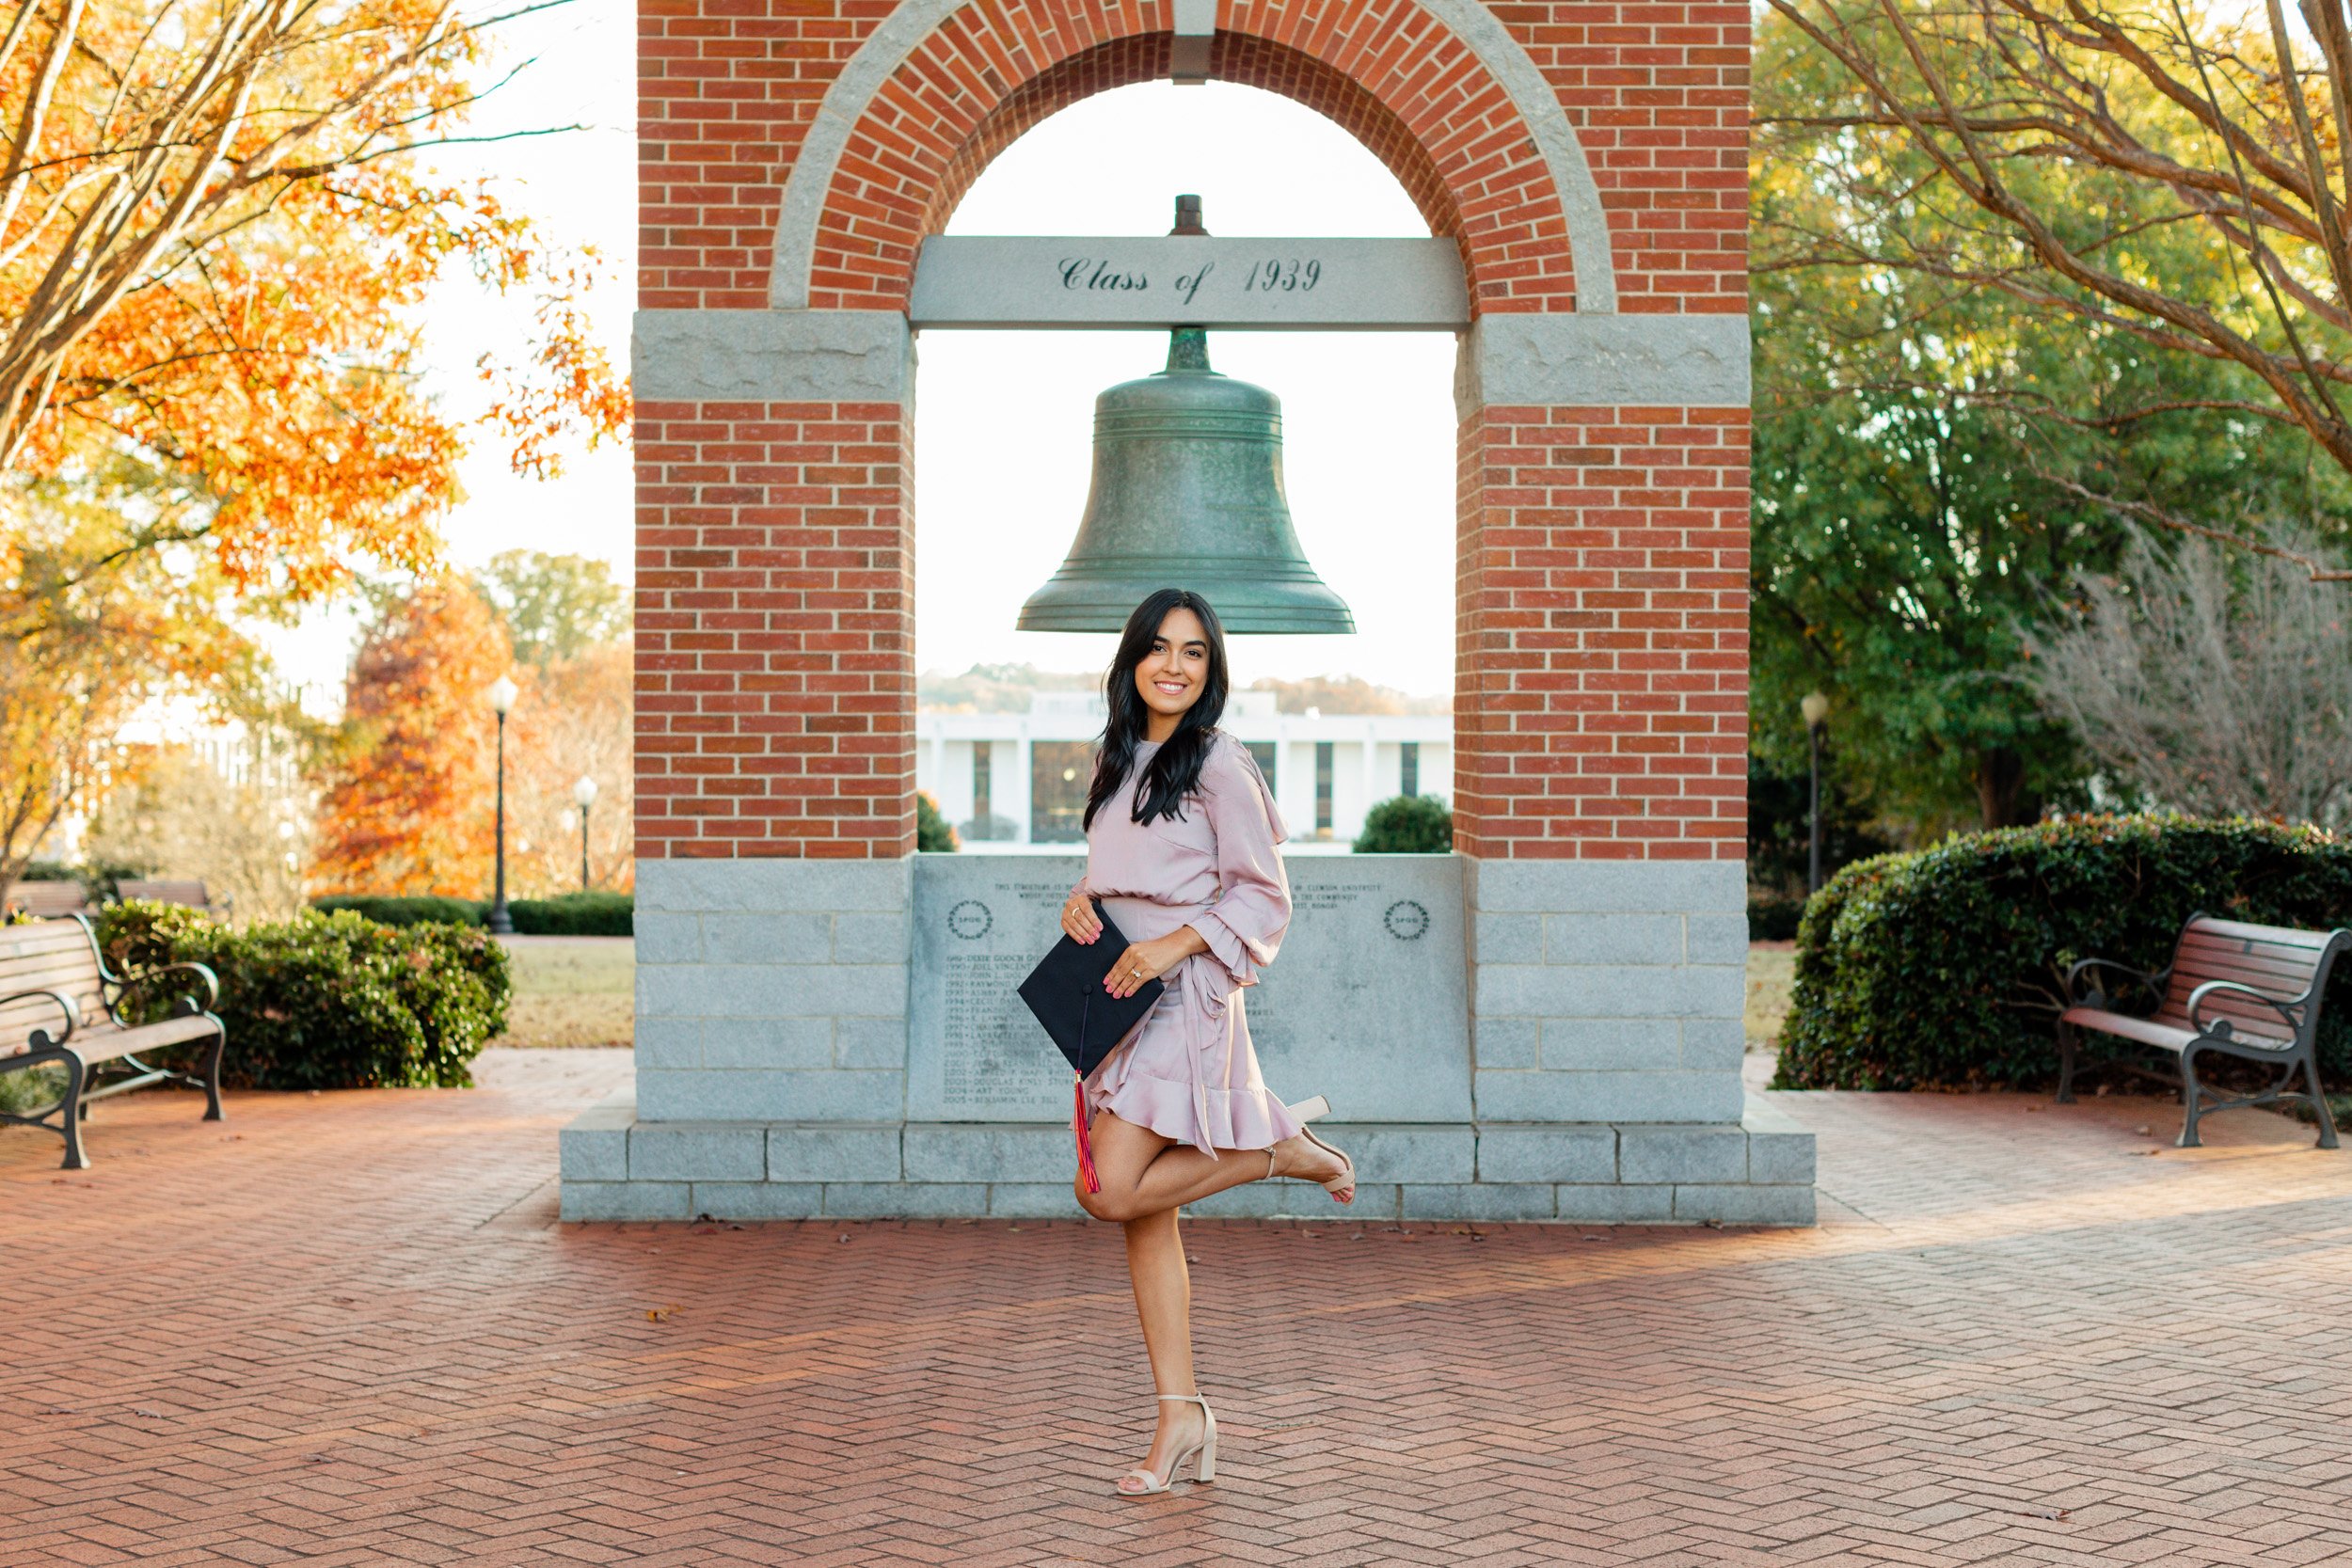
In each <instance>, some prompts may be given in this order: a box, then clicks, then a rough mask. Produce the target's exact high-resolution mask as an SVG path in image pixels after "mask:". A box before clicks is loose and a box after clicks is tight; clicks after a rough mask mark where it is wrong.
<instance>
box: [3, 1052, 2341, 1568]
mask: <svg viewBox="0 0 2352 1568" xmlns="http://www.w3.org/2000/svg"><path fill="white" fill-rule="evenodd" d="M625 1064H626V1058H625V1057H622V1056H620V1055H619V1054H618V1053H546V1054H533V1053H500V1054H498V1055H496V1056H494V1057H493V1058H492V1059H491V1060H490V1062H489V1064H488V1067H487V1070H486V1073H485V1078H486V1086H485V1088H483V1089H481V1090H478V1091H475V1092H472V1093H426V1092H419V1093H383V1094H368V1095H322V1096H315V1097H313V1096H263V1095H243V1096H238V1097H235V1098H234V1099H233V1100H232V1101H231V1104H230V1121H229V1122H228V1123H226V1124H225V1125H207V1124H205V1123H202V1122H200V1121H199V1120H198V1119H197V1118H196V1117H195V1115H194V1110H195V1106H194V1105H193V1103H192V1102H191V1100H190V1098H189V1097H188V1096H185V1095H183V1094H174V1093H152V1094H148V1095H142V1096H135V1097H132V1098H131V1099H129V1100H127V1101H114V1102H111V1103H110V1104H108V1105H106V1106H103V1107H102V1108H101V1110H100V1113H99V1118H98V1121H97V1123H96V1124H95V1129H94V1132H95V1135H94V1139H93V1147H94V1149H95V1151H96V1155H97V1158H98V1160H99V1162H100V1163H99V1164H98V1165H97V1166H96V1168H94V1169H92V1170H90V1171H87V1172H81V1173H73V1174H65V1173H60V1172H58V1171H57V1170H56V1168H55V1163H56V1146H55V1144H54V1142H51V1141H48V1140H45V1139H43V1138H42V1137H40V1136H38V1135H36V1134H34V1133H31V1132H23V1131H10V1132H5V1133H0V1233H5V1236H6V1240H7V1244H8V1274H7V1276H6V1278H7V1284H6V1286H5V1288H0V1299H5V1302H6V1305H7V1309H8V1322H9V1324H10V1326H11V1327H12V1329H13V1330H14V1332H13V1333H12V1335H11V1367H10V1371H11V1373H12V1375H11V1376H10V1377H8V1379H7V1380H6V1383H5V1386H4V1387H0V1465H4V1466H5V1474H6V1475H7V1476H8V1481H5V1482H0V1561H5V1562H7V1563H8V1564H9V1565H10V1568H36V1565H40V1568H45V1565H50V1564H66V1563H73V1564H103V1563H114V1562H125V1561H134V1560H135V1561H146V1562H159V1563H190V1564H195V1563H205V1564H215V1563H235V1562H246V1563H268V1562H278V1561H283V1560H295V1559H299V1560H303V1561H305V1562H308V1563H317V1564H344V1563H347V1564H375V1563H387V1562H420V1563H443V1562H462V1563H468V1564H489V1563H564V1562H590V1563H595V1562H623V1561H626V1562H632V1563H649V1564H678V1565H697V1568H699V1565H703V1564H731V1563H783V1562H792V1563H817V1564H845V1565H859V1568H864V1565H869V1564H955V1565H975V1568H977V1565H985V1564H1007V1565H1023V1568H1027V1565H1043V1564H1052V1565H1064V1564H1069V1565H1074V1564H1092V1563H1121V1564H1127V1563H1133V1564H1140V1565H1145V1568H1182V1565H1185V1564H1209V1563H1218V1564H1223V1563H1235V1564H1259V1563H1265V1564H1275V1563H1303V1564H1312V1565H1316V1568H1341V1565H1354V1564H1385V1563H1443V1564H1452V1563H1474V1564H1480V1565H1486V1568H1505V1565H1513V1564H1521V1563H1539V1562H1540V1563H1629V1562H1640V1563H1658V1564H1681V1563H1699V1564H1719V1563H1721V1564H1733V1563H1805V1564H1825V1563H1852V1564H1866V1563H1867V1564H1947V1563H1949V1564H1960V1563H2002V1564H2010V1563H2018V1564H2074V1563H2082V1564H2092V1563H2100V1564H2104V1563H2155V1564H2164V1565H2166V1568H2194V1565H2204V1564H2225V1563H2226V1564H2239V1563H2244V1564H2257V1563H2260V1564H2272V1563H2277V1564H2285V1563H2312V1562H2332V1561H2352V1538H2348V1537H2347V1535H2346V1532H2345V1527H2344V1518H2345V1515H2346V1507H2347V1504H2352V1334H2347V1332H2346V1329H2347V1324H2352V1204H2348V1203H2347V1199H2352V1152H2346V1153H2341V1154H2332V1155H2331V1154H2321V1153H2315V1152H2313V1151H2312V1149H2311V1148H2310V1147H2309V1144H2310V1138H2309V1135H2308V1133H2306V1132H2303V1131H2302V1130H2301V1129H2298V1128H2296V1126H2294V1125H2293V1124H2291V1123H2288V1122H2286V1121H2283V1120H2280V1119H2278V1118H2274V1117H2266V1116H2264V1115H2261V1114H2258V1113H2238V1114H2236V1115H2233V1116H2228V1117H2218V1118H2217V1119H2216V1121H2215V1123H2214V1124H2213V1130H2212V1141H2213V1144H2214V1147H2212V1148H2207V1149H2205V1150H2202V1151H2189V1152H2184V1151H2179V1150H2174V1149H2171V1148H2169V1147H2166V1146H2167V1145H2169V1139H2170V1135H2171V1131H2172V1129H2173V1128H2174V1127H2175V1126H2177V1114H2176V1113H2174V1112H2173V1111H2172V1110H2171V1108H2170V1107H2169V1106H2165V1105H2162V1104H2160V1103H2158V1102H2155V1101H2136V1100H2120V1099H2106V1100H2096V1101H2087V1102H2086V1103H2084V1104H2082V1105H2079V1106H2074V1107H2068V1108H2057V1107H2050V1106H2046V1105H2042V1104H2041V1102H2039V1101H2029V1100H2025V1099H2020V1098H2014V1097H2006V1096H1988V1097H1981V1098H1951V1099H1946V1098H1935V1097H1924V1096H1923V1097H1870V1096H1860V1095H1851V1096H1847V1095H1824V1096H1778V1097H1775V1098H1776V1099H1777V1100H1779V1101H1781V1103H1782V1104H1783V1105H1784V1106H1785V1108H1786V1109H1788V1111H1789V1112H1790V1114H1792V1115H1794V1116H1796V1117H1799V1118H1800V1119H1802V1120H1803V1121H1804V1122H1805V1123H1807V1124H1809V1125H1810V1126H1812V1127H1814V1128H1815V1129H1817V1130H1818V1131H1819V1132H1820V1135H1821V1167H1822V1187H1823V1193H1824V1201H1823V1205H1822V1207H1823V1210H1824V1213H1825V1216H1826V1220H1825V1223H1824V1225H1823V1226H1822V1227H1821V1228H1820V1229H1819V1230H1816V1231H1810V1232H1741V1231H1737V1230H1725V1231H1717V1230H1679V1231H1677V1230H1662V1229H1661V1230H1625V1231H1617V1232H1608V1231H1602V1230H1596V1229H1587V1228H1579V1227H1563V1228H1547V1227H1465V1226H1450V1225H1445V1226H1432V1225H1417V1226H1409V1227H1380V1226H1361V1227H1359V1226H1355V1225H1351V1224H1349V1223H1347V1222H1345V1221H1344V1220H1340V1221H1336V1222H1334V1223H1331V1224H1326V1225H1248V1224H1240V1223H1229V1224H1209V1223H1201V1224H1199V1225H1195V1226H1193V1227H1190V1228H1189V1230H1188V1234H1189V1236H1190V1238H1191V1243H1190V1250H1191V1252H1192V1253H1193V1254H1194V1256H1195V1257H1196V1258H1197V1259H1198V1262H1197V1264H1196V1266H1195V1268H1194V1288H1195V1292H1196V1312H1197V1316H1198V1320H1199V1338H1200V1362H1201V1369H1202V1385H1203V1386H1204V1387H1205V1388H1206V1389H1207V1390H1208V1391H1209V1394H1210V1396H1211V1398H1212V1400H1213V1401H1214V1402H1216V1406H1217V1409H1218V1412H1219V1416H1220V1418H1221V1420H1222V1423H1223V1427H1224V1447H1225V1452H1224V1454H1223V1455H1222V1463H1221V1465H1220V1471H1221V1475H1220V1480H1219V1482H1218V1484H1216V1486H1214V1487H1207V1488H1197V1489H1190V1490H1184V1491H1180V1493H1179V1494H1178V1495H1175V1496H1172V1497H1160V1498H1153V1499H1148V1500H1144V1501H1140V1502H1131V1501H1122V1500H1120V1499H1119V1498H1116V1497H1111V1496H1109V1495H1108V1486H1109V1481H1110V1478H1111V1476H1112V1474H1113V1473H1114V1472H1115V1471H1116V1470H1117V1469H1118V1468H1119V1467H1120V1465H1123V1464H1124V1463H1125V1462H1126V1461H1128V1460H1129V1459H1131V1458H1133V1457H1135V1455H1136V1453H1138V1452H1139V1451H1140V1447H1141V1439H1142V1436H1143V1433H1144V1432H1145V1430H1146V1423H1148V1421H1149V1420H1150V1418H1151V1414H1152V1402H1151V1400H1150V1393H1151V1388H1150V1385H1149V1383H1148V1381H1147V1378H1146V1374H1145V1372H1144V1369H1143V1366H1142V1362H1141V1358H1140V1355H1139V1354H1138V1353H1137V1350H1136V1339H1135V1334H1134V1327H1133V1320H1132V1314H1131V1308H1130V1305H1129V1301H1128V1295H1127V1286H1126V1279H1125V1275H1124V1272H1123V1269H1122V1267H1121V1259H1120V1245H1119V1238H1118V1234H1117V1232H1116V1231H1115V1230H1112V1229H1110V1228H1108V1227H1094V1226H1088V1225H1079V1224H1056V1225H1007V1224H985V1223H971V1224H953V1225H936V1224H930V1225H841V1224H822V1225H806V1226H800V1225H779V1226H766V1227H759V1226H753V1227H731V1226H717V1227H712V1226H702V1227H595V1226H591V1227H560V1226H558V1225H556V1224H555V1223H554V1221H553V1214H554V1189H553V1187H552V1185H551V1180H552V1177H553V1172H554V1160H555V1138H554V1132H555V1129H556V1128H557V1127H558V1126H559V1125H560V1124H561V1123H562V1121H563V1120H564V1118H565V1117H567V1116H568V1115H569V1114H570V1113H571V1111H572V1110H573V1109H574V1108H575V1107H577V1106H578V1105H580V1104H581V1103H583V1102H585V1101H589V1100H591V1099H593V1098H595V1097H596V1096H597V1095H599V1094H601V1093H602V1092H603V1091H604V1090H605V1089H607V1088H609V1087H611V1086H612V1084H613V1083H614V1082H615V1081H616V1080H617V1079H618V1078H619V1077H620V1076H621V1075H622V1074H623V1073H625V1072H626V1065H625ZM2137 1128H2147V1129H2149V1131H2148V1132H2137V1131H2136V1129H2137Z"/></svg>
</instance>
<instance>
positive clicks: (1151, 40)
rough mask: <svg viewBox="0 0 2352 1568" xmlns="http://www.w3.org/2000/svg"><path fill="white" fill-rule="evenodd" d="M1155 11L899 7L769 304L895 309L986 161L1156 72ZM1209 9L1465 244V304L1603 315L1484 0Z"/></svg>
mask: <svg viewBox="0 0 2352 1568" xmlns="http://www.w3.org/2000/svg"><path fill="white" fill-rule="evenodd" d="M1166 3H1167V0H1162V3H1159V4H1147V5H1145V6H1142V7H1135V6H1133V5H1124V6H1122V5H1120V4H1119V3H1118V0H1060V3H1059V4H1056V5H1050V6H1025V5H1022V4H1020V3H1019V0H974V3H971V4H962V3H961V0H909V3H906V4H902V5H901V6H899V7H898V8H897V10H896V11H894V12H893V14H892V15H891V17H890V18H889V20H888V21H886V22H885V23H884V24H883V25H882V27H880V28H878V29H877V30H876V31H875V32H874V33H873V34H872V35H870V36H869V37H868V38H867V39H866V42H865V43H864V44H863V45H862V46H861V47H860V49H859V50H858V53H857V55H856V56H855V57H853V59H852V60H851V61H850V64H849V65H848V66H847V67H845V69H844V70H843V71H842V73H841V75H840V76H839V77H838V78H836V80H835V81H834V86H833V87H832V89H831V90H829V91H828V93H827V95H826V99H825V103H824V104H823V105H822V106H821V107H820V109H819V111H818V116H817V119H816V122H815V123H814V124H813V125H812V126H811V128H810V131H809V135H808V137H807V139H806V141H805V142H804V143H803V147H802V150H801V154H800V157H799V159H798V160H797V161H796V163H795V166H794V168H793V171H792V175H791V178H790V180H789V182H787V188H786V191H785V196H784V201H783V206H782V211H781V212H780V214H779V216H778V223H777V229H776V238H775V245H774V249H773V253H772V258H771V290H770V293H771V303H772V304H773V305H775V306H777V307H779V308H785V309H793V308H798V307H801V306H807V307H812V308H818V309H903V308H904V305H905V302H906V296H907V292H908V290H909V288H910V286H911V285H912V281H913V276H914V257H915V252H916V249H917V247H918V246H919V245H920V244H921V242H922V240H923V238H924V237H925V235H927V234H930V233H935V232H937V231H938V230H939V227H940V226H941V225H942V224H944V222H945V220H946V214H947V213H948V212H950V211H952V210H953V206H954V202H955V199H956V198H960V197H961V194H962V192H963V190H965V189H967V188H968V187H969V185H970V182H971V181H972V180H973V179H974V178H976V177H977V173H978V171H979V169H981V168H982V167H985V166H986V165H987V162H988V160H989V159H990V158H992V157H993V156H994V155H995V153H996V152H998V151H1000V150H1002V149H1003V147H1004V146H1006V145H1009V143H1010V141H1011V140H1012V139H1013V138H1014V137H1015V136H1017V135H1019V134H1020V132H1021V131H1023V130H1025V129H1027V128H1028V127H1029V126H1031V125H1034V124H1035V123H1036V122H1037V121H1038V120H1039V119H1043V118H1044V117H1045V115H1047V114H1050V113H1052V112H1053V110H1054V109H1056V108H1058V107H1062V106H1064V105H1066V104H1068V103H1074V102H1076V101H1077V99H1079V98H1081V97H1085V96H1088V95H1089V94H1090V93H1093V92H1099V91H1103V90H1104V89H1106V88H1108V87H1116V86H1123V85H1126V84H1128V83H1131V82H1142V81H1151V80H1155V79H1157V78H1160V77H1163V76H1165V75H1166V74H1167V55H1168V32H1167V31H1166V28H1167V25H1168V21H1167V18H1166V17H1165V15H1163V14H1161V13H1162V12H1163V11H1164V9H1165V6H1166ZM1221 9H1222V11H1223V13H1224V14H1222V15H1221V16H1220V18H1219V27H1220V31H1219V34H1218V37H1217V43H1216V51H1215V54H1214V55H1213V73H1214V74H1216V76H1218V77H1219V79H1223V80H1233V81H1239V82H1243V83H1246V84H1248V85H1251V86H1258V87H1265V88H1267V89H1268V90H1272V91H1277V92H1281V93H1284V94H1285V95H1287V96H1292V97H1295V98H1298V99H1299V100H1300V101H1302V102H1304V103H1308V105H1309V106H1310V107H1312V108H1315V109H1317V110H1318V111H1319V112H1322V113H1324V114H1326V115H1327V116H1328V117H1329V118H1331V119H1334V120H1335V121H1337V122H1338V123H1340V124H1341V125H1342V126H1343V127H1344V128H1345V129H1347V130H1348V131H1349V132H1351V133H1352V134H1353V135H1356V136H1357V137H1358V138H1359V140H1360V141H1362V142H1363V143H1364V144H1365V145H1366V146H1367V147H1368V148H1370V149H1371V150H1373V151H1374V153H1375V155H1376V156H1379V157H1381V158H1382V160H1383V161H1384V162H1385V163H1387V164H1388V166H1389V167H1390V168H1391V170H1392V171H1393V172H1394V173H1395V174H1396V176H1397V178H1398V179H1399V180H1400V181H1401V182H1404V184H1405V185H1406V189H1407V190H1408V191H1409V192H1411V193H1412V196H1413V198H1414V199H1415V201H1416V203H1417V204H1418V205H1419V206H1420V207H1421V209H1422V213H1423V214H1424V215H1425V216H1427V217H1428V218H1429V219H1430V222H1431V228H1432V230H1433V231H1435V232H1437V233H1440V234H1447V235H1451V236H1452V237H1454V239H1456V240H1457V241H1458V242H1459V243H1460V245H1461V246H1462V250H1463V257H1464V262H1465V265H1466V267H1467V269H1468V271H1469V274H1470V297H1471V304H1472V309H1474V310H1476V311H1478V312H1480V313H1486V312H1490V311H1499V310H1548V309H1549V310H1557V309H1581V310H1584V311H1587V312H1595V311H1604V312H1605V311H1613V309H1615V303H1616V288H1615V277H1614V273H1613V267H1612V263H1611V260H1610V254H1609V249H1610V246H1609V235H1608V230H1607V227H1606V225H1605V223H1604V222H1603V221H1602V219H1601V216H1600V210H1599V200H1598V196H1597V191H1596V190H1595V188H1594V186H1593V180H1592V175H1591V172H1590V170H1589V168H1588V167H1587V166H1586V165H1585V162H1584V157H1583V153H1582V150H1581V147H1580V146H1579V145H1578V143H1577V141H1576V138H1575V134H1574V132H1573V130H1571V129H1570V128H1569V127H1568V125H1567V121H1566V118H1565V114H1564V113H1563V112H1562V111H1561V109H1560V107H1559V103H1558V101H1557V99H1556V97H1555V96H1554V95H1553V94H1552V93H1551V92H1550V91H1549V88H1547V87H1545V86H1544V84H1543V81H1542V79H1541V77H1540V76H1539V75H1537V74H1536V73H1535V71H1534V67H1533V66H1532V65H1531V64H1529V63H1528V61H1527V56H1526V55H1525V53H1524V51H1522V50H1520V49H1519V47H1518V44H1517V43H1516V42H1514V41H1513V40H1511V39H1510V37H1509V35H1508V34H1507V33H1505V32H1503V31H1502V28H1501V26H1500V24H1497V23H1495V21H1494V19H1493V17H1492V16H1491V14H1490V13H1488V12H1487V11H1486V8H1484V7H1483V6H1481V5H1479V4H1478V3H1477V0H1306V3H1304V4H1297V5H1290V6H1285V7H1281V8H1271V7H1258V6H1253V4H1252V3H1251V0H1224V4H1223V6H1222V8H1221ZM1579 257H1581V258H1582V259H1583V260H1584V261H1585V263H1586V264H1585V267H1584V276H1582V277H1581V278H1580V277H1579V274H1578V269H1577V266H1576V264H1575V263H1576V259H1577V258H1579ZM1580 285H1581V287H1580Z"/></svg>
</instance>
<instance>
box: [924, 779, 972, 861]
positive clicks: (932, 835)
mask: <svg viewBox="0 0 2352 1568" xmlns="http://www.w3.org/2000/svg"><path fill="white" fill-rule="evenodd" d="M914 847H915V848H917V849H920V850H925V851H928V852H930V853H931V854H946V852H948V851H949V850H952V849H957V848H960V847H961V845H960V844H959V843H958V842H957V840H956V831H955V829H953V828H951V827H949V826H948V825H947V819H946V817H945V816H941V815H940V813H939V802H938V801H936V800H932V799H931V797H930V791H929V790H922V789H918V790H916V791H915V792H914Z"/></svg>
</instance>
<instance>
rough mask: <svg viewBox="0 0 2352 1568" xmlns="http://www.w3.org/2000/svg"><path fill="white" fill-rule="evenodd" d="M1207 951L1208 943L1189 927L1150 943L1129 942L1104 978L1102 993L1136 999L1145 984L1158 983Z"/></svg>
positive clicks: (1180, 927) (1156, 938)
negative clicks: (1173, 970) (1157, 981)
mask: <svg viewBox="0 0 2352 1568" xmlns="http://www.w3.org/2000/svg"><path fill="white" fill-rule="evenodd" d="M1208 950H1209V943H1208V942H1207V940H1206V939H1205V938H1203V937H1202V936H1201V935H1200V932H1198V931H1196V930H1194V929H1193V928H1192V927H1189V926H1179V927H1176V929H1174V930H1173V931H1170V932H1169V933H1168V935H1166V936H1164V937H1154V938H1153V939H1152V941H1150V942H1130V943H1129V944H1128V947H1127V951H1125V952H1124V953H1121V954H1120V956H1119V961H1118V962H1117V963H1115V964H1113V965H1112V966H1111V972H1110V973H1109V974H1105V975H1104V976H1103V989H1104V990H1107V991H1109V992H1110V993H1111V994H1112V995H1113V996H1133V995H1134V994H1135V993H1136V991H1138V990H1142V989H1143V983H1144V982H1145V981H1146V980H1156V979H1158V978H1159V977H1160V976H1161V975H1163V974H1167V973H1168V971H1169V970H1171V969H1174V968H1175V967H1176V966H1177V965H1178V964H1180V963H1183V962H1184V960H1185V959H1186V958H1191V957H1192V956H1193V955H1194V954H1195V953H1205V952H1207V951H1208Z"/></svg>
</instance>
